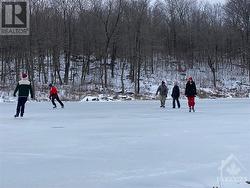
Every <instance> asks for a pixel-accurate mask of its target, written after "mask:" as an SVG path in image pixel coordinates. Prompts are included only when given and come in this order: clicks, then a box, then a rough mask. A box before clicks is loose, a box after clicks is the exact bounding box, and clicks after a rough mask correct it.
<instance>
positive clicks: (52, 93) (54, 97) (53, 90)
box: [49, 84, 64, 108]
mask: <svg viewBox="0 0 250 188" xmlns="http://www.w3.org/2000/svg"><path fill="white" fill-rule="evenodd" d="M49 87H50V95H49V99H50V100H51V101H52V104H53V106H54V107H53V108H56V103H55V100H57V101H58V102H59V103H60V105H61V107H62V108H64V104H63V103H62V101H61V100H60V99H59V96H58V91H57V88H56V87H55V86H53V85H52V84H49Z"/></svg>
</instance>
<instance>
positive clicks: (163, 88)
mask: <svg viewBox="0 0 250 188" xmlns="http://www.w3.org/2000/svg"><path fill="white" fill-rule="evenodd" d="M159 92H160V101H161V106H160V107H161V108H165V103H166V98H167V96H168V87H167V86H166V84H165V82H164V81H162V82H161V85H160V86H159V87H158V89H157V91H156V95H158V93H159Z"/></svg>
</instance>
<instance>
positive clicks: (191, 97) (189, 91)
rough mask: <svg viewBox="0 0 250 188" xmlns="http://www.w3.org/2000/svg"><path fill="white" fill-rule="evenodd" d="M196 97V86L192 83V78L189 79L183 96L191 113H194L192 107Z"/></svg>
mask: <svg viewBox="0 0 250 188" xmlns="http://www.w3.org/2000/svg"><path fill="white" fill-rule="evenodd" d="M196 95H197V92H196V85H195V82H194V81H193V78H192V77H190V78H189V79H188V82H187V84H186V89H185V96H186V97H187V98H188V106H189V112H191V111H192V110H193V112H195V109H194V106H195V97H196Z"/></svg>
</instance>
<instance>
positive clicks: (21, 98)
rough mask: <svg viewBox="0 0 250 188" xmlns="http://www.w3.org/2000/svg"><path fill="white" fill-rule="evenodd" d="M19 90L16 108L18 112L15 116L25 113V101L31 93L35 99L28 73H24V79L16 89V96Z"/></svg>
mask: <svg viewBox="0 0 250 188" xmlns="http://www.w3.org/2000/svg"><path fill="white" fill-rule="evenodd" d="M17 92H18V103H17V108H16V114H15V116H14V117H19V114H20V112H21V117H23V115H24V110H25V103H26V102H27V100H28V96H29V94H30V95H31V98H32V99H33V98H34V97H33V90H32V86H31V83H30V81H29V80H28V76H27V74H25V73H23V74H22V79H21V80H20V81H19V82H18V84H17V86H16V89H15V91H14V97H16V93H17Z"/></svg>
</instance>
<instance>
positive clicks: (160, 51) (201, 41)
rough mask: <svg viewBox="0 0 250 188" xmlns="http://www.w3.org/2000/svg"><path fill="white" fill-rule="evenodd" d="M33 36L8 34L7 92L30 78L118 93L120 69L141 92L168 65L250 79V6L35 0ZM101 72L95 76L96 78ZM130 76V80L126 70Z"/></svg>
mask: <svg viewBox="0 0 250 188" xmlns="http://www.w3.org/2000/svg"><path fill="white" fill-rule="evenodd" d="M30 25H31V27H30V29H31V33H30V35H29V36H0V86H1V88H2V89H6V88H11V87H13V85H14V84H15V83H16V82H17V81H18V80H19V79H20V74H21V73H22V72H27V73H28V75H29V79H30V80H31V81H32V84H33V86H34V87H35V88H36V86H37V85H48V83H55V84H58V85H64V86H67V85H68V86H77V87H81V86H84V85H86V84H93V83H92V82H89V81H88V80H87V79H86V78H87V77H89V76H91V77H95V82H96V83H95V84H97V85H99V86H100V87H101V88H105V89H109V88H112V85H111V84H110V80H111V79H112V78H114V77H115V74H116V72H115V70H116V69H119V70H120V77H121V78H120V79H121V82H122V88H121V91H122V92H124V90H125V88H124V83H123V81H124V80H125V79H129V80H130V81H131V83H133V87H134V89H133V90H134V91H133V92H134V93H135V94H139V93H140V83H141V80H142V78H141V75H142V73H143V74H151V75H152V74H155V71H156V67H161V66H162V65H161V64H162V63H163V62H162V61H159V59H164V60H166V61H168V63H172V64H175V65H176V70H177V71H179V72H182V68H183V66H184V67H185V69H192V67H194V66H198V67H199V66H200V67H204V66H205V67H208V70H207V71H209V72H210V73H211V74H212V78H213V79H212V87H214V88H216V87H217V82H218V79H217V76H218V69H220V67H221V66H224V65H225V66H227V67H232V66H237V67H239V68H240V69H241V70H242V72H243V73H244V74H246V75H248V77H247V78H248V79H247V82H248V83H249V81H250V73H249V72H250V38H249V37H250V1H249V0H227V1H226V3H225V4H220V3H217V4H212V3H204V2H200V1H195V0H156V1H150V0H31V1H30ZM93 70H95V71H94V73H95V74H93ZM125 70H127V72H128V74H126V71H125Z"/></svg>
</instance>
